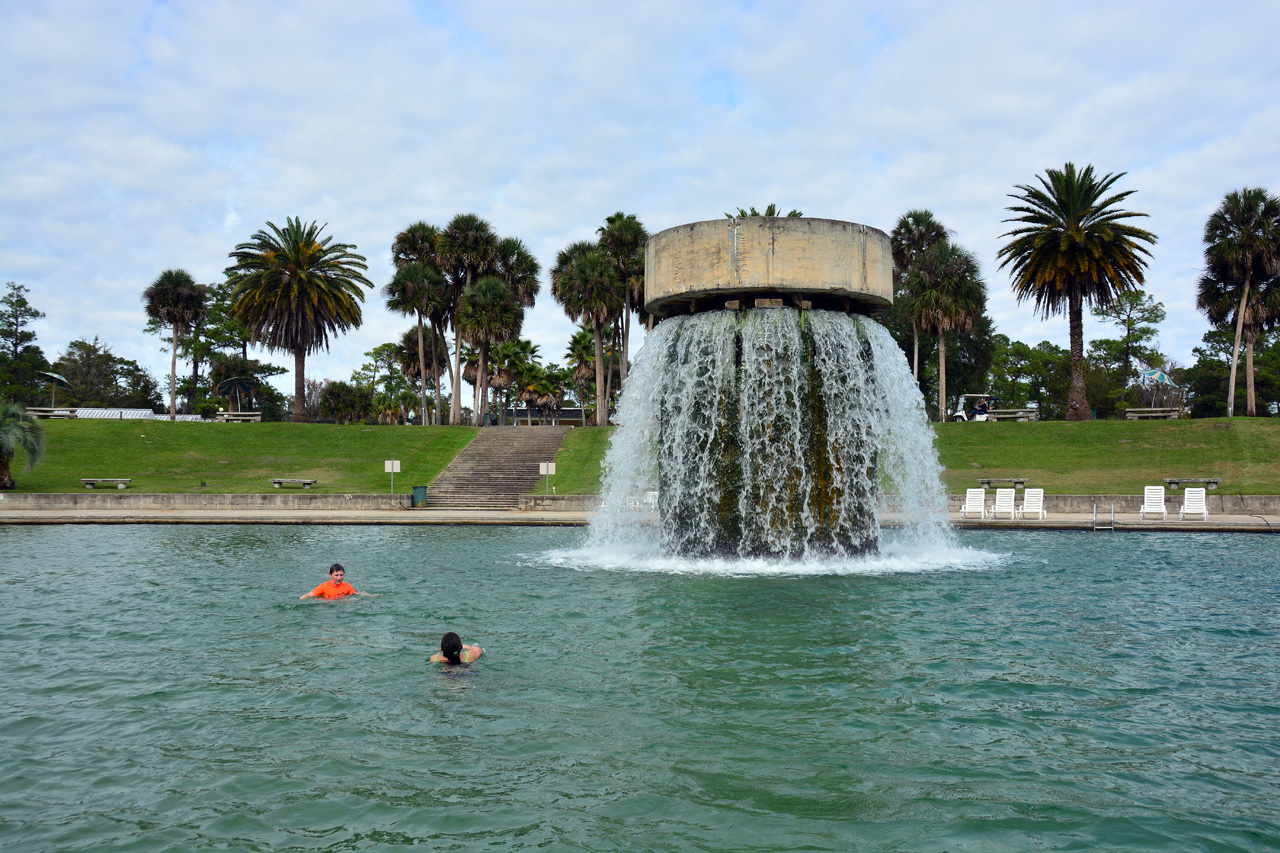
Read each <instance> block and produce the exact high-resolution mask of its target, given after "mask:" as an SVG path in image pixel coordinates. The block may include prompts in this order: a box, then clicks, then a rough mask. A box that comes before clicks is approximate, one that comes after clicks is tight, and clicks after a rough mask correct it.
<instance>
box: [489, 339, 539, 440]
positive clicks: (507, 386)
mask: <svg viewBox="0 0 1280 853" xmlns="http://www.w3.org/2000/svg"><path fill="white" fill-rule="evenodd" d="M489 357H490V358H491V359H492V360H493V388H494V389H495V390H499V391H503V392H504V394H503V404H502V410H501V411H502V420H501V421H500V425H502V426H505V425H506V412H507V408H508V407H509V406H511V405H512V395H513V394H516V393H519V390H520V379H521V378H522V377H523V376H524V374H525V373H526V372H527V370H528V368H529V365H531V364H537V363H538V345H537V344H535V343H533V342H532V341H527V340H525V339H524V338H516V339H515V340H510V341H504V342H503V343H501V344H499V345H498V346H496V347H494V348H493V351H492V352H490V353H489Z"/></svg>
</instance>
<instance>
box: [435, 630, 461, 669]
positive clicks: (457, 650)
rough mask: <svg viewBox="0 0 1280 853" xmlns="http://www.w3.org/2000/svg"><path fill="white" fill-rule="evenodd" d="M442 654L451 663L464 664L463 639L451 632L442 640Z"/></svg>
mask: <svg viewBox="0 0 1280 853" xmlns="http://www.w3.org/2000/svg"><path fill="white" fill-rule="evenodd" d="M440 653H441V654H442V655H444V656H445V658H447V659H448V661H449V663H462V658H461V657H460V655H461V654H462V638H461V637H459V636H458V635H457V634H455V633H453V632H452V631H450V632H449V633H447V634H445V635H444V636H443V637H442V638H441V639H440Z"/></svg>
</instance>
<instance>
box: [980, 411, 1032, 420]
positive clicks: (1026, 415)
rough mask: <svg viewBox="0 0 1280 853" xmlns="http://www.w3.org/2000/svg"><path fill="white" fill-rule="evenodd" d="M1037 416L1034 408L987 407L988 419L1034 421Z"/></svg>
mask: <svg viewBox="0 0 1280 853" xmlns="http://www.w3.org/2000/svg"><path fill="white" fill-rule="evenodd" d="M1037 417H1039V412H1037V411H1036V410H1035V409H988V410H987V420H989V421H1034V420H1035V419H1036V418H1037Z"/></svg>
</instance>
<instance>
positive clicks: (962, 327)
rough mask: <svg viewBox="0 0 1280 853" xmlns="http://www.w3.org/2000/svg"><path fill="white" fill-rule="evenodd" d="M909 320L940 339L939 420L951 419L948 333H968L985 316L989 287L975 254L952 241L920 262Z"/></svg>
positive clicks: (927, 253) (932, 248)
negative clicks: (948, 385) (948, 395)
mask: <svg viewBox="0 0 1280 853" xmlns="http://www.w3.org/2000/svg"><path fill="white" fill-rule="evenodd" d="M913 277H914V280H913V281H912V286H911V289H912V291H913V292H914V294H915V298H914V299H912V301H911V306H910V308H909V316H910V318H911V324H912V326H914V327H916V328H920V329H924V330H925V331H926V332H929V333H930V334H932V335H936V336H937V338H938V420H939V421H940V422H942V421H946V419H947V333H948V332H953V331H955V332H967V331H969V330H970V329H972V328H973V324H974V323H975V322H977V320H978V318H979V317H981V316H982V311H983V309H984V308H985V307H986V303H987V286H986V284H984V283H983V281H982V274H981V272H980V271H979V269H978V259H977V258H976V257H974V255H973V253H972V252H969V251H967V250H966V249H963V248H961V247H960V246H957V245H956V244H955V243H952V242H951V241H950V240H943V241H942V242H940V243H934V244H933V245H932V246H930V247H929V248H928V249H926V250H925V251H924V253H923V254H921V255H920V256H919V257H918V258H917V259H916V264H915V271H914V272H913Z"/></svg>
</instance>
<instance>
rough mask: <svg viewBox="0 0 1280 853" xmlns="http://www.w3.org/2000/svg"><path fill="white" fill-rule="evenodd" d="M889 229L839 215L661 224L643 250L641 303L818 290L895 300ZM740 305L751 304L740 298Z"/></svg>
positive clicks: (679, 307)
mask: <svg viewBox="0 0 1280 853" xmlns="http://www.w3.org/2000/svg"><path fill="white" fill-rule="evenodd" d="M892 273H893V256H892V254H891V252H890V248H889V235H887V234H885V233H884V232H883V231H880V230H878V229H875V228H870V227H868V226H866V225H859V224H857V223H855V222H842V221H840V220H836V219H806V218H804V217H796V218H791V217H776V216H752V217H748V218H746V219H713V220H710V221H707V222H692V223H689V224H688V225H678V226H676V227H675V228H668V229H667V230H665V231H659V232H658V233H657V234H654V235H652V236H651V237H650V238H649V243H648V251H647V253H646V256H645V284H644V293H645V307H646V308H647V310H648V311H649V312H651V313H653V314H656V315H657V316H659V317H662V316H666V315H668V314H671V313H687V311H688V305H687V303H688V302H689V300H690V298H691V297H694V298H706V297H713V296H714V297H716V300H717V304H714V306H710V305H709V306H708V307H714V308H716V309H722V308H724V303H723V300H724V299H725V298H728V297H732V296H734V295H741V294H750V293H760V294H765V293H773V294H777V293H782V294H786V293H794V294H797V295H804V294H823V295H825V296H829V297H836V298H846V299H850V300H852V301H853V302H855V303H857V304H858V305H860V306H861V307H862V308H863V309H864V310H869V309H873V308H885V307H888V306H889V305H891V304H892V303H893V276H892ZM743 307H750V306H746V305H744V306H743Z"/></svg>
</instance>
